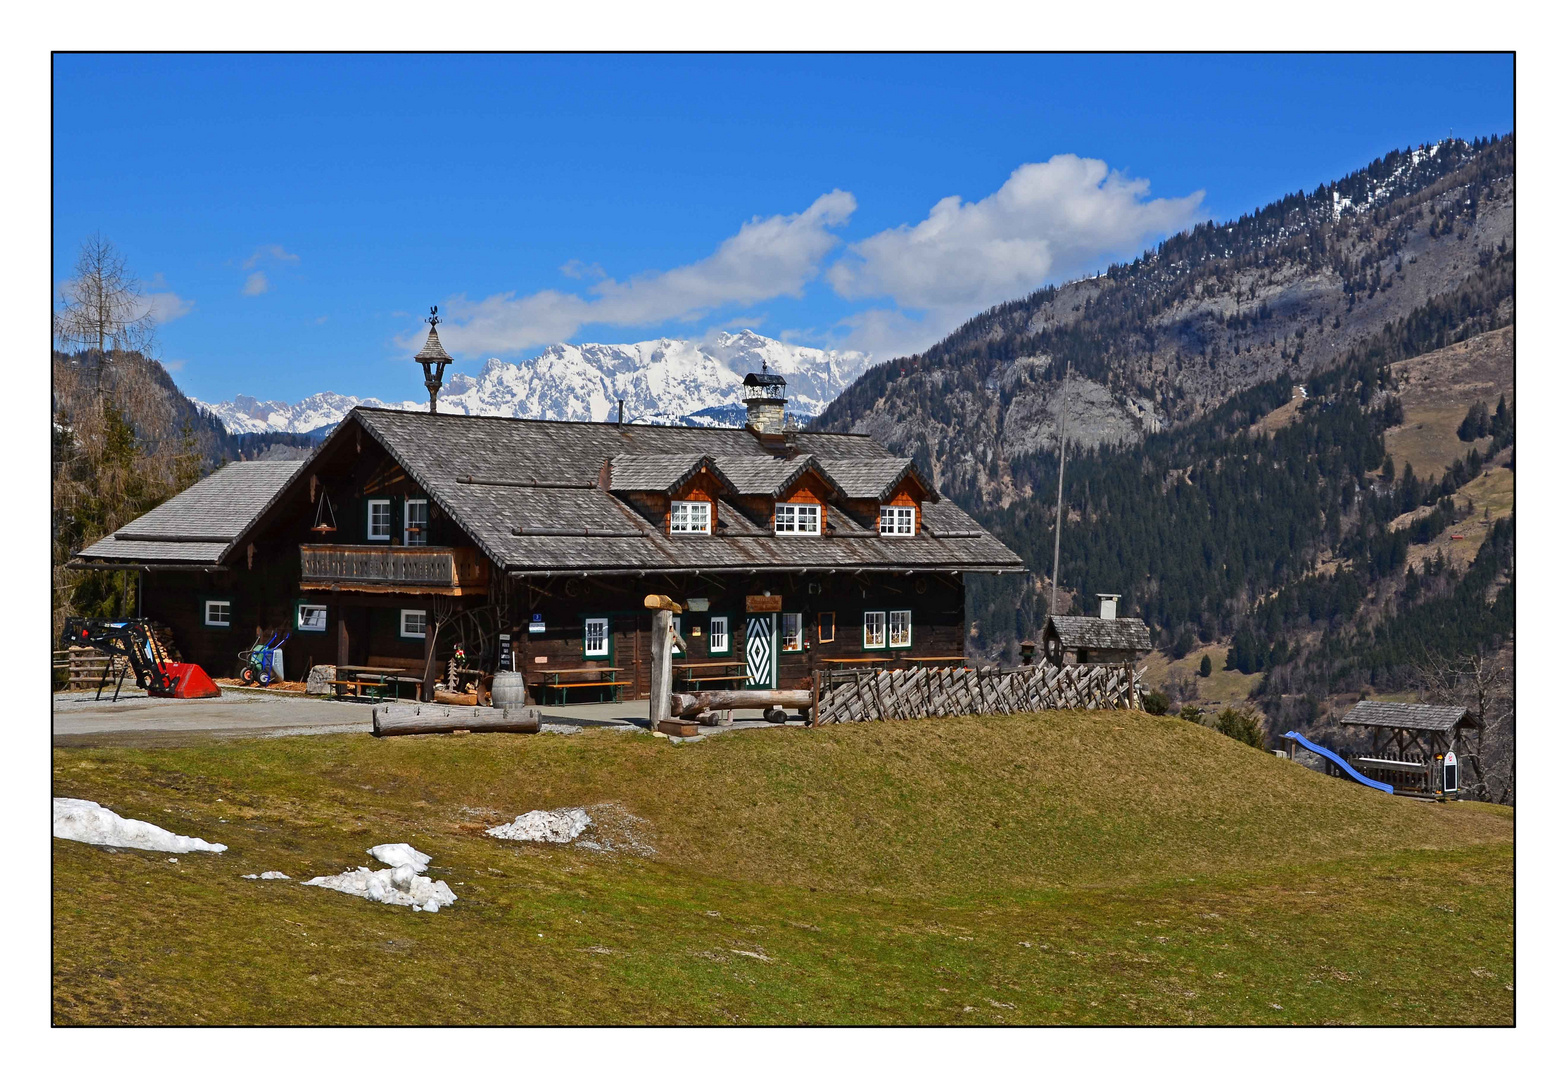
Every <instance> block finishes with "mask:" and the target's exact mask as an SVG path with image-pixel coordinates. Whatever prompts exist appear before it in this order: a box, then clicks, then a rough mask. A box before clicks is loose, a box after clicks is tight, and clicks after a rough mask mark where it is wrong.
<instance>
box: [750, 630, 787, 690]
mask: <svg viewBox="0 0 1568 1080" xmlns="http://www.w3.org/2000/svg"><path fill="white" fill-rule="evenodd" d="M778 674H779V637H778V616H777V615H774V614H771V613H769V614H761V613H755V614H751V615H747V616H746V688H747V689H748V690H774V689H777V687H778Z"/></svg>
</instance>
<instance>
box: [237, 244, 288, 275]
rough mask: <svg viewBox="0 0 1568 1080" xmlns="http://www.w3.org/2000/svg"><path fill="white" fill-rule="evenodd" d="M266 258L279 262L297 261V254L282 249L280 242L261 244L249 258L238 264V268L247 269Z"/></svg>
mask: <svg viewBox="0 0 1568 1080" xmlns="http://www.w3.org/2000/svg"><path fill="white" fill-rule="evenodd" d="M266 260H271V261H272V262H280V263H297V262H299V256H298V255H295V254H294V253H293V252H291V251H284V250H283V245H282V244H263V245H261V247H259V248H257V249H256V250H255V252H253V253H252V254H251V257H250V258H248V259H246V260H245V261H244V262H243V263H241V264H240V268H241V269H243V270H249V269H251V268H252V267H254V266H256V265H258V264H259V263H261V262H263V261H266Z"/></svg>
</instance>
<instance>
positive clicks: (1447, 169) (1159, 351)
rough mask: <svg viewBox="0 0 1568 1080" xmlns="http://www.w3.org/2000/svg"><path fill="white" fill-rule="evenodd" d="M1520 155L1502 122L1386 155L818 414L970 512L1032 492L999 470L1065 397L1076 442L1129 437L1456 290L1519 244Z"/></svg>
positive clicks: (1077, 286)
mask: <svg viewBox="0 0 1568 1080" xmlns="http://www.w3.org/2000/svg"><path fill="white" fill-rule="evenodd" d="M1513 169H1514V165H1513V137H1512V136H1506V137H1502V138H1497V137H1493V138H1490V139H1481V140H1477V141H1476V142H1475V143H1474V144H1471V143H1466V142H1463V141H1460V140H1450V141H1447V142H1444V143H1441V144H1439V145H1438V146H1435V147H1420V148H1417V149H1415V150H1412V151H1401V152H1394V153H1390V154H1389V155H1387V156H1386V157H1384V158H1382V159H1380V160H1379V161H1376V162H1374V163H1372V164H1371V165H1369V166H1367V167H1366V168H1365V169H1362V170H1360V171H1358V172H1356V173H1353V174H1351V175H1350V176H1347V177H1344V178H1343V179H1341V180H1339V181H1338V182H1336V183H1334V184H1332V185H1323V186H1320V187H1319V188H1318V189H1317V190H1316V191H1314V192H1312V193H1311V194H1307V193H1304V192H1298V193H1296V194H1294V195H1290V196H1287V197H1285V198H1283V199H1280V200H1279V201H1277V202H1274V203H1271V204H1270V205H1268V206H1266V207H1264V208H1262V209H1261V210H1259V211H1257V212H1255V213H1254V214H1251V215H1247V216H1244V217H1242V218H1240V219H1238V220H1236V221H1233V222H1229V223H1227V224H1223V225H1216V224H1213V223H1209V224H1205V225H1201V226H1198V227H1196V228H1194V229H1192V230H1190V231H1188V232H1185V233H1182V234H1180V235H1178V236H1176V237H1173V238H1171V239H1169V240H1167V241H1165V242H1164V243H1162V244H1161V245H1160V246H1159V248H1158V249H1157V250H1156V251H1153V252H1150V253H1148V254H1146V255H1145V256H1143V257H1142V258H1139V259H1137V260H1135V261H1133V262H1131V263H1128V264H1124V265H1118V266H1113V267H1111V268H1110V269H1109V270H1108V271H1106V273H1104V274H1103V275H1100V276H1098V277H1095V278H1091V279H1087V280H1084V281H1079V282H1074V283H1072V284H1069V285H1065V286H1061V287H1051V288H1046V289H1042V290H1040V291H1039V292H1036V293H1034V294H1031V295H1030V296H1027V297H1024V298H1023V299H1020V300H1017V301H1013V302H1010V303H1007V304H1003V305H1001V306H999V307H997V308H994V309H992V310H991V311H988V312H986V313H984V314H983V315H980V316H978V317H976V318H975V319H972V320H971V321H970V322H969V323H967V324H965V325H964V326H963V327H961V328H959V329H958V330H957V331H955V332H954V333H953V334H952V335H951V336H949V337H948V338H947V339H946V340H944V341H942V342H940V343H939V344H937V345H936V346H934V347H932V348H931V349H929V350H927V351H926V352H925V353H923V354H921V355H920V356H917V357H910V358H905V359H900V360H894V361H891V362H889V363H886V364H882V365H879V366H877V367H875V368H873V369H871V370H870V371H868V372H867V373H866V374H864V375H863V376H861V378H860V379H858V380H857V381H856V382H855V383H854V384H853V385H851V386H850V387H849V388H848V389H847V390H846V391H845V392H844V393H843V394H842V395H841V396H840V397H839V398H838V399H837V400H836V401H834V402H833V404H832V405H830V406H829V407H828V409H827V410H825V411H824V413H823V414H822V416H821V417H820V418H819V420H818V422H817V425H816V426H818V427H820V428H823V429H825V430H835V431H860V432H867V433H870V434H872V435H875V436H876V437H877V438H878V439H880V440H882V441H883V442H884V443H886V444H887V445H889V446H890V447H892V448H894V449H895V450H897V451H899V452H902V453H908V454H911V455H913V456H915V457H916V458H917V459H918V460H919V461H920V464H921V465H922V467H925V468H927V469H929V470H930V471H931V472H932V474H933V476H934V479H935V480H936V481H937V483H938V484H940V485H941V486H942V488H943V490H944V491H946V492H948V493H949V494H950V495H952V496H953V497H954V498H957V499H958V500H959V501H960V502H962V503H963V504H964V505H965V506H966V508H969V509H971V510H972V509H974V508H976V507H981V506H1007V505H1009V504H1010V503H1011V502H1013V501H1014V500H1015V499H1019V498H1023V499H1029V498H1031V497H1032V496H1033V494H1034V491H1035V489H1034V487H1033V484H1032V482H1031V480H1029V479H1028V478H1022V477H1017V476H1015V475H1014V474H1013V472H1014V471H1013V469H1012V468H1011V464H1012V463H1013V462H1014V461H1015V460H1017V459H1019V458H1020V457H1023V456H1026V455H1028V454H1030V453H1031V452H1033V451H1037V450H1039V449H1041V448H1043V447H1047V446H1053V445H1054V444H1055V438H1056V426H1057V422H1056V414H1057V412H1058V410H1060V411H1061V413H1062V414H1063V415H1065V417H1066V434H1067V438H1068V439H1069V440H1070V441H1071V442H1074V443H1077V444H1084V445H1099V444H1104V443H1117V444H1123V445H1125V444H1128V443H1130V442H1135V441H1137V440H1138V439H1140V438H1141V437H1142V436H1143V435H1144V434H1145V433H1147V432H1151V431H1154V430H1157V429H1164V428H1169V427H1171V426H1173V425H1179V424H1182V423H1187V422H1191V421H1192V420H1194V419H1196V418H1197V417H1199V416H1202V415H1204V414H1205V413H1206V412H1208V411H1209V410H1211V409H1213V408H1214V407H1215V406H1216V405H1218V404H1219V403H1220V402H1222V401H1224V400H1225V399H1226V398H1228V397H1230V396H1231V395H1232V394H1234V393H1236V392H1237V391H1239V390H1244V389H1246V388H1248V387H1251V386H1257V385H1259V384H1263V383H1268V382H1271V381H1273V380H1275V379H1277V378H1280V377H1285V378H1289V379H1294V380H1296V381H1297V382H1299V381H1301V380H1302V379H1304V378H1306V377H1307V376H1309V375H1311V374H1312V373H1314V372H1317V371H1321V370H1323V369H1325V368H1326V367H1329V366H1331V365H1333V364H1334V363H1336V362H1337V359H1338V358H1340V357H1342V356H1343V355H1344V354H1345V353H1346V352H1347V350H1349V349H1351V348H1354V347H1355V346H1357V345H1358V344H1361V343H1363V342H1365V341H1367V340H1368V339H1369V338H1370V337H1371V336H1373V335H1374V334H1377V333H1379V332H1380V331H1381V330H1382V329H1383V328H1384V326H1385V325H1386V324H1388V323H1389V322H1390V321H1395V320H1399V319H1401V318H1404V317H1406V316H1409V315H1410V314H1411V313H1412V312H1414V311H1415V310H1416V309H1417V308H1419V307H1420V306H1421V305H1423V304H1424V303H1426V302H1427V301H1428V300H1430V299H1432V298H1433V297H1439V296H1445V295H1449V294H1452V293H1454V292H1456V291H1457V290H1460V289H1462V288H1463V287H1464V285H1465V282H1466V281H1468V280H1469V279H1470V278H1471V276H1472V275H1473V274H1474V273H1475V272H1476V271H1477V270H1481V269H1484V268H1485V267H1486V266H1487V265H1488V264H1489V263H1490V262H1491V261H1492V260H1494V259H1496V258H1497V257H1498V256H1499V255H1500V254H1502V253H1503V252H1510V251H1512V249H1513V244H1514V221H1513V218H1514V213H1513V206H1514V195H1513V191H1514V182H1513ZM1484 314H1485V317H1486V318H1487V319H1489V320H1491V321H1490V322H1488V323H1487V324H1486V325H1485V326H1483V327H1482V328H1483V329H1491V328H1494V327H1495V326H1499V325H1503V324H1505V323H1507V322H1509V321H1511V318H1512V301H1511V298H1510V299H1509V300H1508V301H1507V303H1506V304H1505V305H1503V307H1501V308H1499V309H1498V310H1493V311H1488V312H1485V313H1484ZM1069 367H1070V368H1071V372H1072V376H1071V377H1069V375H1068V369H1069ZM1042 495H1043V497H1045V498H1051V497H1053V496H1054V492H1051V493H1042Z"/></svg>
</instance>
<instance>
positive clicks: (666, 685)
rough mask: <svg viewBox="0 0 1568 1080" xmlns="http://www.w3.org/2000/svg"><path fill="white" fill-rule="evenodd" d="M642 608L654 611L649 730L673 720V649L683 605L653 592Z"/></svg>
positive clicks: (656, 729) (649, 684) (649, 671)
mask: <svg viewBox="0 0 1568 1080" xmlns="http://www.w3.org/2000/svg"><path fill="white" fill-rule="evenodd" d="M642 606H643V607H645V608H648V609H649V610H651V611H652V612H653V643H652V644H653V655H652V656H650V657H648V730H649V731H658V730H659V724H660V723H662V722H663V721H666V720H668V719H669V718H670V690H671V688H672V687H673V685H674V684H673V683H672V682H671V681H670V649H671V645H672V644H673V638H674V637H675V613H676V612H677V611H680V610H681V606H680V605H679V604H677V603H676V602H675V601H674V600H671V599H670V598H669V597H668V596H663V595H660V594H657V593H649V594H648V595H647V596H645V597H643V598H642Z"/></svg>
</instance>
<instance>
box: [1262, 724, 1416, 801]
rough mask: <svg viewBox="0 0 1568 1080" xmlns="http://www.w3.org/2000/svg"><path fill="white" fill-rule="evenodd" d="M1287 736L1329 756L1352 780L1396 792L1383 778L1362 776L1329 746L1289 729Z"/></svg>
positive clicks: (1313, 750) (1389, 792) (1385, 790)
mask: <svg viewBox="0 0 1568 1080" xmlns="http://www.w3.org/2000/svg"><path fill="white" fill-rule="evenodd" d="M1285 738H1287V739H1291V740H1293V741H1295V742H1296V743H1297V744H1298V745H1300V746H1301V747H1302V748H1303V749H1306V750H1311V751H1312V752H1313V753H1314V754H1321V755H1322V756H1323V757H1325V758H1327V759H1328V760H1329V761H1332V762H1333V763H1334V764H1335V765H1338V766H1339V767H1340V768H1341V769H1343V770H1344V772H1345V776H1346V777H1347V778H1349V779H1351V780H1354V781H1355V782H1356V783H1358V784H1365V785H1366V786H1367V787H1369V788H1377V789H1378V790H1379V791H1381V792H1383V793H1384V794H1385V795H1392V794H1393V793H1394V789H1393V788H1392V787H1391V786H1389V785H1388V784H1385V783H1383V782H1382V781H1381V780H1372V779H1369V778H1368V777H1365V776H1362V775H1361V774H1360V773H1358V772H1357V771H1356V770H1355V769H1353V768H1351V766H1350V763H1349V762H1348V761H1346V760H1345V759H1344V758H1342V757H1340V756H1339V755H1338V754H1336V753H1334V751H1332V750H1330V749H1329V748H1328V747H1326V746H1319V745H1318V744H1317V743H1315V742H1312V741H1310V740H1309V739H1308V738H1307V737H1306V736H1305V735H1300V734H1298V733H1297V732H1294V731H1287V732H1285Z"/></svg>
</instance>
